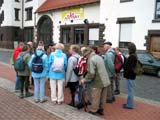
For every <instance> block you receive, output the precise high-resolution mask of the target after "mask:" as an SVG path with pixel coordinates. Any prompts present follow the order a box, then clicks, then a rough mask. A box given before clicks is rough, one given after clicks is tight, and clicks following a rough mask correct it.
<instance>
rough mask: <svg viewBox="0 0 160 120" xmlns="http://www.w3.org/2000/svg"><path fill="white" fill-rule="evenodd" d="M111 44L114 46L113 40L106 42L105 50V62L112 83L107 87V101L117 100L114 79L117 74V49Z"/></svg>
mask: <svg viewBox="0 0 160 120" xmlns="http://www.w3.org/2000/svg"><path fill="white" fill-rule="evenodd" d="M111 46H112V43H111V42H104V50H105V52H106V53H105V56H104V63H105V67H106V70H107V72H108V74H109V79H110V82H111V85H110V86H108V88H107V103H112V102H114V101H115V97H114V90H113V81H114V79H115V75H116V72H115V69H114V60H115V51H114V50H113V48H112V47H111Z"/></svg>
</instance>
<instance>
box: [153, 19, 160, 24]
mask: <svg viewBox="0 0 160 120" xmlns="http://www.w3.org/2000/svg"><path fill="white" fill-rule="evenodd" d="M152 23H160V19H154V20H152Z"/></svg>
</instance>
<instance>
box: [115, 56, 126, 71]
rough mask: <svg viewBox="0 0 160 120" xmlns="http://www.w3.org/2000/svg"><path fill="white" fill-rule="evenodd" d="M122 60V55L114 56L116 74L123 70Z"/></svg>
mask: <svg viewBox="0 0 160 120" xmlns="http://www.w3.org/2000/svg"><path fill="white" fill-rule="evenodd" d="M123 64H124V62H123V59H122V55H115V60H114V69H115V71H116V73H119V72H120V71H121V69H122V68H123Z"/></svg>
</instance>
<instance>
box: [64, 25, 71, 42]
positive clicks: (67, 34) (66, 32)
mask: <svg viewBox="0 0 160 120" xmlns="http://www.w3.org/2000/svg"><path fill="white" fill-rule="evenodd" d="M62 41H63V43H64V44H67V43H70V28H64V29H62Z"/></svg>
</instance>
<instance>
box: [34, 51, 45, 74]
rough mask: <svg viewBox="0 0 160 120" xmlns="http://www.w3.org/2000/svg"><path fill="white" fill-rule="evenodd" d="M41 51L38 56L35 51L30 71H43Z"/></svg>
mask: <svg viewBox="0 0 160 120" xmlns="http://www.w3.org/2000/svg"><path fill="white" fill-rule="evenodd" d="M42 56H43V53H42V54H41V55H40V56H38V55H37V53H35V57H34V58H33V60H32V72H34V73H42V72H43V60H42Z"/></svg>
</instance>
